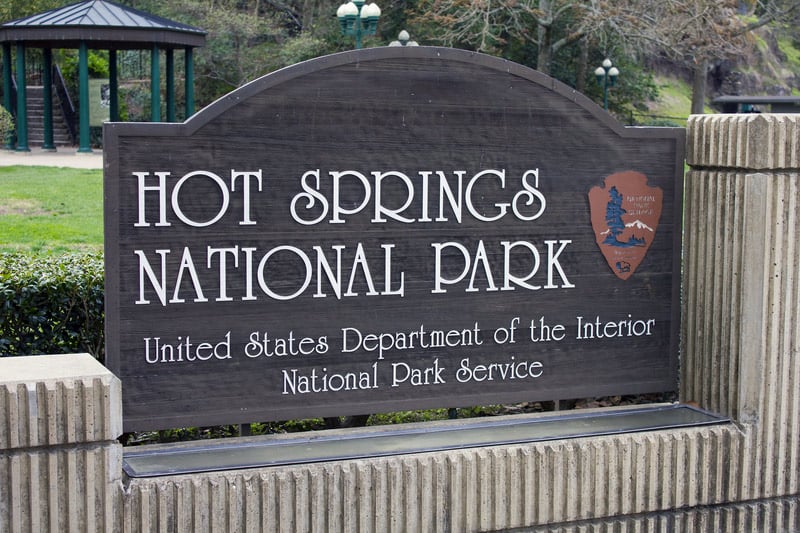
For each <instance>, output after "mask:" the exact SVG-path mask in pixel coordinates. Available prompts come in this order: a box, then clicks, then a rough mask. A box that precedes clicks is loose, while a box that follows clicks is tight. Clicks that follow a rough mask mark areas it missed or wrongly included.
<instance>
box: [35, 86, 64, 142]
mask: <svg viewBox="0 0 800 533" xmlns="http://www.w3.org/2000/svg"><path fill="white" fill-rule="evenodd" d="M27 102H28V145H29V146H42V145H43V144H44V88H43V87H42V86H41V85H39V86H35V85H34V86H29V87H28V92H27ZM53 144H55V146H56V148H58V147H61V146H73V141H72V137H71V136H70V134H69V128H68V127H67V122H66V119H65V118H64V113H62V111H61V105H60V103H59V101H58V94H57V92H56V91H53Z"/></svg>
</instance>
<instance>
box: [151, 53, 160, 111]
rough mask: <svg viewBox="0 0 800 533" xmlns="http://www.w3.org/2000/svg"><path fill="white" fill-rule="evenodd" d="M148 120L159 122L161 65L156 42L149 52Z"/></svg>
mask: <svg viewBox="0 0 800 533" xmlns="http://www.w3.org/2000/svg"><path fill="white" fill-rule="evenodd" d="M150 120H151V121H152V122H161V67H160V65H159V50H158V45H157V44H154V45H153V51H152V52H151V54H150Z"/></svg>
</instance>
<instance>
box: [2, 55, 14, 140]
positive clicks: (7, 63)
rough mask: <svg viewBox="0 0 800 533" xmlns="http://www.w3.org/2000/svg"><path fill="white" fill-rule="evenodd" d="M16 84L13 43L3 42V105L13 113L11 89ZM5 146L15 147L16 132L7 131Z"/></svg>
mask: <svg viewBox="0 0 800 533" xmlns="http://www.w3.org/2000/svg"><path fill="white" fill-rule="evenodd" d="M13 86H14V83H13V78H12V74H11V43H3V107H5V108H6V111H8V112H9V113H12V112H13V110H12V109H11V108H12V107H13V105H14V104H13V102H12V100H11V91H12V88H13ZM3 146H4V148H5V149H6V150H13V149H14V132H13V131H9V132H7V133H6V138H5V139H3Z"/></svg>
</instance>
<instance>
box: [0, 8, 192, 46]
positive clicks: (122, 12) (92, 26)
mask: <svg viewBox="0 0 800 533" xmlns="http://www.w3.org/2000/svg"><path fill="white" fill-rule="evenodd" d="M205 37H206V32H205V31H204V30H201V29H199V28H196V27H194V26H189V25H188V24H183V23H180V22H176V21H174V20H169V19H166V18H163V17H158V16H156V15H151V14H149V13H145V12H143V11H139V10H137V9H133V8H130V7H126V6H122V5H119V4H116V3H114V2H108V1H105V0H90V1H87V2H78V3H76V4H71V5H68V6H64V7H60V8H57V9H51V10H50V11H45V12H44V13H39V14H37V15H31V16H29V17H25V18H21V19H17V20H13V21H11V22H7V23H5V24H3V25H1V26H0V42H24V43H25V44H26V45H27V46H34V47H47V48H75V47H77V46H78V44H79V43H80V42H85V43H87V45H88V46H89V47H91V48H103V49H116V50H119V49H142V48H147V47H148V45H151V44H158V45H159V46H160V47H162V48H177V47H185V46H193V47H194V46H203V44H204V43H205Z"/></svg>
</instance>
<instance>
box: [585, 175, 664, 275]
mask: <svg viewBox="0 0 800 533" xmlns="http://www.w3.org/2000/svg"><path fill="white" fill-rule="evenodd" d="M603 185H604V186H603V187H592V190H591V191H589V207H590V209H591V215H592V229H593V230H594V236H595V240H596V241H597V246H599V247H600V251H601V252H602V253H603V257H605V258H606V262H607V263H608V266H609V267H611V270H612V271H613V272H614V274H616V275H617V277H619V278H620V279H623V280H625V279H628V278H629V277H631V276H632V275H633V273H634V272H635V271H636V268H637V267H638V266H639V264H640V263H641V262H642V260H643V259H644V257H645V255H647V250H648V249H650V245H651V244H652V243H653V238H654V237H655V235H656V229H657V228H658V221H659V219H660V218H661V203H662V200H663V196H664V193H663V191H662V190H661V188H660V187H649V186H648V185H647V176H645V175H644V174H641V173H639V172H633V171H626V172H618V173H616V174H612V175H610V176H608V177H607V178H606V179H605V182H604V184H603Z"/></svg>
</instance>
